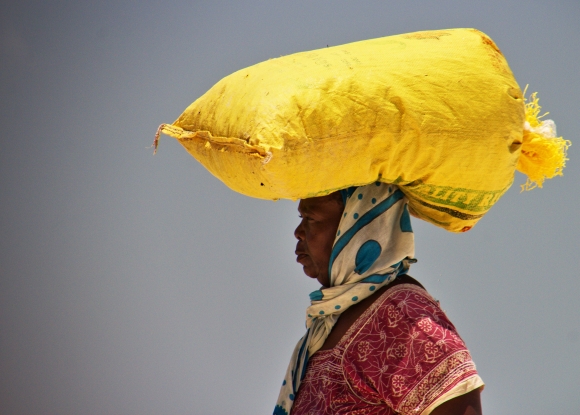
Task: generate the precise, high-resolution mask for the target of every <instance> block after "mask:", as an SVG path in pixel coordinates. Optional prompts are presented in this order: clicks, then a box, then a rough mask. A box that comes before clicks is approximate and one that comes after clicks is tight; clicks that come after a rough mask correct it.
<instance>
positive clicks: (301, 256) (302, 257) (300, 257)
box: [296, 252, 308, 262]
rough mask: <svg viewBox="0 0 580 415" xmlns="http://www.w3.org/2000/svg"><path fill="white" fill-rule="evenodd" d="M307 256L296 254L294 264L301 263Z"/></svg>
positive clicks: (301, 253)
mask: <svg viewBox="0 0 580 415" xmlns="http://www.w3.org/2000/svg"><path fill="white" fill-rule="evenodd" d="M307 256H308V255H306V254H305V253H303V252H296V262H300V261H302V260H303V259H304V258H306V257H307Z"/></svg>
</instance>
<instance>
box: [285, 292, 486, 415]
mask: <svg viewBox="0 0 580 415" xmlns="http://www.w3.org/2000/svg"><path fill="white" fill-rule="evenodd" d="M482 385H483V382H482V380H481V378H480V377H479V376H478V375H477V371H476V370H475V364H474V363H473V361H472V360H471V356H470V354H469V351H468V350H467V347H466V346H465V343H464V342H463V340H461V338H460V337H459V335H458V334H457V331H456V330H455V327H454V326H453V324H452V323H451V322H450V321H449V319H448V318H447V316H446V315H445V313H444V312H443V310H441V308H440V307H439V305H438V304H437V302H436V301H435V300H434V299H433V298H432V297H431V296H430V295H429V294H428V293H427V292H426V291H425V290H424V289H422V288H420V287H418V286H416V285H411V284H401V285H397V286H395V287H393V288H391V289H389V290H387V291H386V292H385V293H383V294H382V295H381V297H380V298H379V299H378V300H377V301H375V302H374V303H373V304H372V305H371V306H370V307H369V308H368V309H367V310H366V311H365V312H364V313H363V314H362V315H361V316H360V317H359V318H358V319H357V320H356V321H355V323H354V324H353V325H352V326H351V327H350V329H349V330H348V332H347V333H346V334H345V335H344V336H343V338H342V339H341V340H340V341H339V342H338V344H337V345H336V346H335V347H334V348H333V349H330V350H321V351H318V352H316V353H315V354H314V355H313V356H312V357H311V358H310V361H309V362H308V368H307V370H306V375H305V377H304V379H303V380H302V383H301V384H300V389H299V390H298V393H297V395H296V398H295V401H294V405H293V407H292V415H314V414H316V415H323V414H333V415H339V414H350V415H363V414H373V415H375V414H377V415H378V414H380V415H394V414H404V415H407V414H416V415H427V414H429V413H430V412H431V411H432V410H433V409H434V408H435V407H437V406H439V405H440V404H441V403H443V402H445V401H447V400H449V399H451V398H454V397H456V396H459V395H462V394H464V393H467V392H470V391H472V390H474V389H477V388H479V387H481V386H482Z"/></svg>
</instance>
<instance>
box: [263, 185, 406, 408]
mask: <svg viewBox="0 0 580 415" xmlns="http://www.w3.org/2000/svg"><path fill="white" fill-rule="evenodd" d="M342 194H343V199H344V200H345V208H344V212H343V216H342V219H341V221H340V224H339V226H338V231H337V234H336V238H335V240H334V245H333V248H332V253H331V256H330V262H329V275H330V286H329V287H327V288H325V287H322V288H320V289H319V290H316V291H314V292H312V293H311V294H310V300H311V305H310V307H308V308H307V310H306V327H307V331H306V334H305V335H304V337H302V339H300V341H299V342H298V344H297V345H296V348H295V349H294V353H293V354H292V358H291V360H290V365H289V366H288V370H287V371H286V376H285V378H284V382H283V385H282V389H281V391H280V395H279V397H278V402H277V404H276V409H275V411H274V414H277V415H281V414H289V413H290V410H291V408H292V403H293V400H294V397H295V395H296V392H297V391H298V388H299V386H300V381H301V380H302V378H303V376H304V374H305V372H306V367H307V364H308V358H309V356H312V355H313V354H314V353H315V352H316V351H317V350H319V349H320V348H321V347H322V345H323V344H324V342H325V340H326V338H327V337H328V335H329V334H330V331H331V330H332V328H333V327H334V324H335V323H336V321H337V320H338V317H339V316H340V314H341V313H343V312H344V311H345V310H347V309H348V308H349V307H350V306H351V305H353V304H356V303H358V302H360V301H361V300H363V299H365V298H367V297H368V296H370V295H372V294H373V293H374V292H376V291H377V290H378V289H379V288H381V287H383V286H385V285H387V284H389V283H391V282H392V281H393V280H394V279H395V278H396V277H397V276H398V275H401V274H404V273H406V272H407V270H408V269H409V265H410V264H411V263H413V262H416V260H415V259H414V255H415V244H414V237H413V231H412V229H411V218H410V215H409V209H408V200H407V198H406V197H405V195H404V194H403V192H402V191H401V190H400V189H399V188H398V187H397V186H394V185H388V184H386V183H380V182H376V183H372V184H370V185H367V186H362V187H354V188H349V189H346V190H344V191H342Z"/></svg>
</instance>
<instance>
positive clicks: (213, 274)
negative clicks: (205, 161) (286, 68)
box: [0, 0, 580, 415]
mask: <svg viewBox="0 0 580 415" xmlns="http://www.w3.org/2000/svg"><path fill="white" fill-rule="evenodd" d="M579 18H580V3H579V2H578V1H576V0H571V1H550V2H548V1H543V2H540V1H523V0H522V1H505V0H503V1H485V2H475V1H473V2H465V1H437V2H427V1H407V2H401V1H397V2H395V1H361V2H346V1H336V0H335V1H306V0H294V1H292V2H290V1H285V2H281V1H270V2H266V1H236V2H234V1H231V2H224V1H211V2H199V1H191V2H185V1H173V2H161V1H158V2H153V1H143V2H136V1H115V2H112V1H100V2H88V1H76V2H64V1H50V2H40V1H26V0H18V1H10V0H5V1H3V2H2V4H1V5H0V96H1V98H2V99H1V101H0V121H1V125H2V135H1V142H0V201H1V203H0V209H1V214H0V413H2V414H5V415H12V414H26V415H36V414H41V415H45V414H47V415H48V414H55V415H56V414H59V415H60V414H83V415H92V414H95V415H103V414H122V415H125V414H127V415H129V414H135V415H137V414H139V415H148V414H152V415H153V414H168V415H169V414H171V415H176V414H202V415H212V414H216V415H218V414H224V413H234V414H240V415H243V414H258V413H271V411H272V409H273V405H274V404H275V400H276V397H277V394H278V390H279V389H278V388H279V385H280V382H281V381H282V378H283V374H284V371H285V369H286V365H287V364H288V360H289V357H290V354H291V351H292V349H293V347H294V344H295V342H296V341H297V340H298V338H299V337H300V336H301V335H302V334H303V330H304V321H303V316H304V309H305V307H306V306H307V305H308V293H309V292H310V291H312V290H314V289H316V288H317V285H316V284H315V283H314V282H313V281H310V280H309V279H308V278H307V277H305V276H304V275H303V274H302V272H301V269H300V266H299V265H298V264H296V263H295V262H294V254H293V251H294V245H295V242H294V239H293V236H292V232H293V229H294V227H295V226H296V225H297V224H298V218H297V213H296V204H295V203H292V202H289V201H280V202H276V203H274V202H269V201H263V200H255V199H250V198H247V197H245V196H242V195H239V194H236V193H234V192H232V191H231V190H229V189H228V188H226V187H225V186H224V185H223V184H222V183H221V182H219V181H218V180H217V179H215V178H214V177H213V176H211V175H210V174H209V173H208V172H206V171H205V170H204V168H203V167H202V166H201V165H199V164H198V163H197V162H196V161H195V160H194V159H193V158H192V157H190V156H189V155H188V154H187V153H186V151H185V150H184V149H183V148H181V146H180V145H179V144H178V143H177V142H176V141H175V140H173V139H171V138H169V137H163V138H162V140H161V143H160V149H159V152H158V154H157V155H156V156H155V157H153V156H152V150H151V149H150V148H147V147H148V146H150V145H151V142H152V140H153V135H154V133H155V130H156V128H157V126H158V125H159V124H160V123H163V122H172V121H173V120H174V119H175V118H177V116H178V115H179V114H180V113H181V112H182V110H183V109H184V108H185V107H186V106H187V105H188V104H189V103H190V102H192V101H193V100H194V99H196V98H197V97H198V96H200V95H201V94H203V93H204V92H205V91H206V90H207V89H209V88H210V87H211V86H212V85H213V84H214V83H215V82H217V81H218V80H219V79H220V78H222V77H223V76H225V75H228V74H229V73H231V72H233V71H235V70H238V69H241V68H243V67H245V66H248V65H251V64H254V63H257V62H260V61H263V60H265V59H268V58H272V57H277V56H280V55H286V54H290V53H293V52H298V51H303V50H309V49H316V48H321V47H325V46H326V45H338V44H342V43H348V42H352V41H357V40H363V39H368V38H373V37H380V36H386V35H391V34H398V33H405V32H411V31H416V30H427V29H443V28H451V27H475V28H478V29H480V30H482V31H484V32H486V33H487V34H488V35H490V36H491V37H492V39H494V40H495V41H496V43H497V44H498V46H499V47H500V48H501V50H502V51H503V53H504V55H505V56H506V57H507V59H508V62H509V63H510V66H511V68H512V70H513V72H514V73H515V75H516V78H517V79H518V82H519V83H520V85H521V86H522V87H523V86H525V85H526V84H527V83H529V84H530V91H539V96H540V99H541V100H540V103H541V104H542V105H543V106H544V109H545V110H547V111H550V113H551V114H550V117H552V118H553V119H554V120H555V121H556V123H557V125H558V132H559V133H560V134H561V135H563V136H565V137H566V138H568V139H570V140H572V141H573V142H575V145H574V146H573V147H571V149H570V151H569V157H570V159H571V161H570V162H569V166H568V167H567V169H566V171H565V176H564V177H559V178H556V179H554V180H552V181H549V182H546V184H545V187H544V189H541V190H534V191H532V192H528V193H523V194H520V193H519V187H518V186H517V184H519V183H522V182H523V181H524V179H523V177H521V176H520V175H518V176H517V177H516V184H515V185H514V187H513V188H512V189H511V190H510V191H509V192H508V193H507V194H506V195H505V196H504V197H503V198H502V199H501V200H500V201H499V203H498V204H497V205H496V206H495V207H494V208H493V209H492V210H491V212H490V213H489V214H488V215H487V216H486V217H485V218H484V219H483V220H482V221H481V222H480V223H479V224H478V225H477V226H476V227H475V228H474V229H473V230H472V231H470V232H468V233H466V234H460V235H458V234H450V233H447V232H445V231H443V230H441V229H438V228H435V227H434V226H432V225H429V224H426V223H422V222H420V221H418V220H415V221H414V222H413V225H414V229H415V232H416V245H417V257H418V258H419V263H418V264H416V265H414V266H413V267H412V269H411V271H412V272H411V275H413V276H415V277H416V278H418V279H419V280H420V281H421V282H422V283H423V284H424V285H425V286H426V287H427V289H428V290H429V291H430V292H431V293H432V294H433V295H434V296H435V297H436V298H438V299H439V300H441V304H442V306H443V308H444V309H445V310H446V311H447V313H448V314H449V316H450V318H451V319H452V321H453V322H454V323H455V324H456V326H457V327H458V329H459V332H460V334H461V336H462V337H463V338H464V340H465V341H466V342H467V345H468V346H469V348H470V350H471V352H472V354H473V356H474V359H475V361H476V364H477V365H478V370H479V372H480V374H481V376H482V378H483V379H484V381H485V382H486V388H485V391H484V393H483V395H482V398H483V407H484V412H485V413H487V414H514V413H515V414H524V413H525V414H532V415H533V414H545V413H554V414H570V415H572V414H578V413H580V394H579V393H578V389H579V386H580V381H579V380H578V378H579V377H578V374H579V373H580V353H579V351H580V306H579V295H580V280H579V279H578V270H579V265H580V252H579V249H578V248H579V242H578V235H579V234H580V216H579V214H578V213H579V212H578V205H579V202H580V197H579V185H578V179H579V175H580V168H579V167H578V166H579V163H578V160H579V157H580V155H579V151H580V150H579V149H580V141H579V140H578V139H577V135H578V134H577V132H578V131H580V117H579V116H578V107H579V106H578V97H580V82H579V81H578V73H579V72H580V70H579V59H580V43H579V42H578V39H579V38H580V24H579V23H578V20H579Z"/></svg>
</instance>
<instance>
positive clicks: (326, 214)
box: [294, 192, 481, 415]
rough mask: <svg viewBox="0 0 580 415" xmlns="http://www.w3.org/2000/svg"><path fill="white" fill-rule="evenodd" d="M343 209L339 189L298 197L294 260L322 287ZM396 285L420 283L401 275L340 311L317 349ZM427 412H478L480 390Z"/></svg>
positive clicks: (338, 335)
mask: <svg viewBox="0 0 580 415" xmlns="http://www.w3.org/2000/svg"><path fill="white" fill-rule="evenodd" d="M343 210H344V204H343V202H342V197H341V195H340V193H339V192H335V193H332V194H330V195H328V196H322V197H313V198H309V199H302V200H301V201H300V203H299V205H298V212H299V213H300V218H301V221H300V224H299V225H298V227H297V228H296V230H295V231H294V236H295V237H296V239H297V240H298V242H297V244H296V256H297V258H296V261H297V262H298V263H300V264H301V265H302V267H303V270H304V273H305V274H306V275H307V276H309V277H310V278H316V279H317V280H318V282H320V284H322V285H323V286H324V287H329V286H330V277H329V275H328V263H329V260H330V253H331V251H332V244H333V243H334V238H335V235H336V232H337V230H338V225H339V223H340V219H341V216H342V212H343ZM398 284H415V285H418V286H420V287H421V288H423V286H422V285H421V284H420V283H419V282H417V281H416V280H415V279H413V278H411V277H410V276H408V275H403V276H401V277H399V278H397V279H396V280H395V281H393V282H392V283H391V284H389V285H387V286H385V287H382V288H381V289H380V290H378V291H377V292H376V293H375V294H374V295H372V296H370V297H367V298H365V299H364V300H362V301H360V302H359V303H357V304H355V305H352V306H351V307H349V308H348V309H347V310H346V311H344V313H342V314H341V315H340V317H339V319H338V321H337V322H336V324H335V325H334V327H333V329H332V331H331V332H330V334H329V336H328V337H327V339H326V341H325V342H324V345H323V346H322V348H321V349H320V350H327V349H332V348H333V347H334V346H336V344H337V343H338V342H339V341H340V339H341V338H342V337H343V336H344V335H345V334H346V332H347V331H348V329H349V328H350V326H351V325H352V324H353V323H354V322H355V321H356V319H357V318H358V317H360V315H361V314H362V313H364V311H365V310H366V309H367V308H369V306H370V305H371V304H372V303H373V302H374V301H375V300H377V299H378V298H379V297H380V296H381V294H382V293H383V292H385V291H386V290H388V289H390V288H392V287H394V286H396V285H398ZM430 415H481V401H480V389H476V390H473V391H471V392H469V393H466V394H464V395H461V396H458V397H456V398H453V399H450V400H449V401H447V402H444V403H442V404H441V405H439V406H438V407H437V408H435V409H434V410H433V411H432V412H431V413H430Z"/></svg>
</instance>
